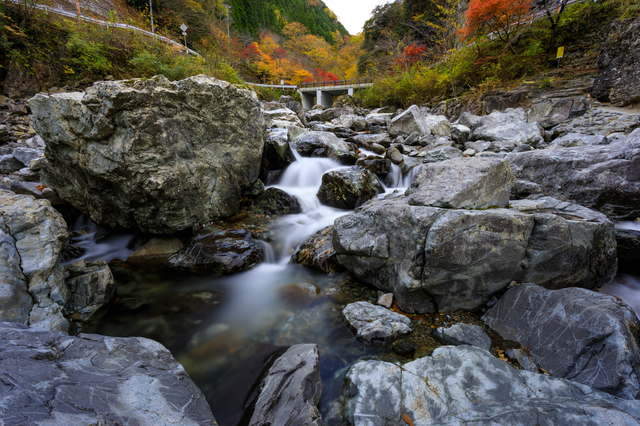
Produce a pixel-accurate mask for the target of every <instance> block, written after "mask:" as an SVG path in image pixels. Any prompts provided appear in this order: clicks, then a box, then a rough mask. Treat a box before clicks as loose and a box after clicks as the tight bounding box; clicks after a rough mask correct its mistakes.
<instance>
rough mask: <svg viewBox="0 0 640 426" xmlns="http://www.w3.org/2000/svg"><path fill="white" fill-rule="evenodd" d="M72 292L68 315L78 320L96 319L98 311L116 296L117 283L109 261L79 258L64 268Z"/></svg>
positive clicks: (66, 281)
mask: <svg viewBox="0 0 640 426" xmlns="http://www.w3.org/2000/svg"><path fill="white" fill-rule="evenodd" d="M64 277H65V283H66V284H67V286H68V287H69V291H70V292H71V298H70V299H69V305H68V308H67V309H68V315H69V316H70V317H71V318H73V320H74V321H76V322H81V323H84V322H88V321H90V320H92V319H95V317H96V313H97V312H98V311H99V310H100V309H101V308H102V307H103V306H105V305H106V304H107V303H110V302H111V301H113V299H114V298H115V297H116V285H115V282H114V280H113V275H112V274H111V270H110V269H109V266H108V265H107V262H105V261H103V260H98V261H95V262H85V261H84V260H79V261H77V262H75V263H72V264H71V265H69V266H67V267H65V268H64Z"/></svg>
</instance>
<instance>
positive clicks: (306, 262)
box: [291, 225, 344, 274]
mask: <svg viewBox="0 0 640 426" xmlns="http://www.w3.org/2000/svg"><path fill="white" fill-rule="evenodd" d="M332 234H333V225H330V226H327V227H326V228H323V229H321V230H319V231H318V232H316V233H315V234H313V235H310V236H309V237H307V238H305V239H304V240H303V241H302V242H301V243H300V245H299V246H298V248H297V249H296V251H295V253H294V254H293V255H292V256H291V262H292V263H297V264H299V265H302V266H305V267H307V268H310V269H314V270H316V271H319V272H324V273H325V274H333V273H335V272H339V271H343V270H344V267H343V266H342V265H340V263H338V259H337V255H336V252H335V250H334V249H333V244H332V243H331V235H332Z"/></svg>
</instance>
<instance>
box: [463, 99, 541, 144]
mask: <svg viewBox="0 0 640 426" xmlns="http://www.w3.org/2000/svg"><path fill="white" fill-rule="evenodd" d="M456 123H457V124H462V125H463V126H466V127H468V128H469V129H471V136H470V137H469V139H470V140H484V141H510V142H512V143H513V144H514V145H522V144H527V145H532V146H536V145H537V144H539V143H541V142H543V141H544V138H543V130H542V128H541V127H540V126H539V125H538V124H537V123H527V113H526V112H524V110H523V109H522V108H517V109H512V108H507V109H506V110H505V111H504V112H500V111H494V112H492V113H491V114H489V115H485V116H482V117H478V116H472V115H471V114H469V113H467V112H464V113H462V115H461V116H460V118H459V119H458V121H457V122H456Z"/></svg>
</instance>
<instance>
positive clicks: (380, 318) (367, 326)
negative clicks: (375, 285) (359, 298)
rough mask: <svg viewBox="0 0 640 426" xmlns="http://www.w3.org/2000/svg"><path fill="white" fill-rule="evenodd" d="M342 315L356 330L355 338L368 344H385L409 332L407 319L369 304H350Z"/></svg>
mask: <svg viewBox="0 0 640 426" xmlns="http://www.w3.org/2000/svg"><path fill="white" fill-rule="evenodd" d="M342 315H344V317H345V318H346V320H347V322H348V323H349V325H350V326H351V327H353V328H354V329H355V330H356V338H357V339H358V340H360V341H362V342H364V343H368V344H371V343H376V342H386V341H389V340H393V339H395V338H397V337H399V336H401V335H403V334H406V333H410V332H411V328H410V327H409V324H410V323H411V320H410V319H409V318H407V317H405V316H404V315H400V314H398V313H395V312H393V311H391V310H389V309H387V308H384V307H382V306H376V305H374V304H371V303H369V302H355V303H350V304H348V305H347V306H346V307H345V308H344V309H343V310H342Z"/></svg>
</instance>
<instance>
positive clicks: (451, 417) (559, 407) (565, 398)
mask: <svg viewBox="0 0 640 426" xmlns="http://www.w3.org/2000/svg"><path fill="white" fill-rule="evenodd" d="M345 381H346V383H347V386H346V387H345V389H347V390H346V391H345V393H344V394H343V396H342V400H341V401H342V408H343V411H344V414H345V416H344V420H345V422H346V424H347V425H353V426H365V425H372V424H375V425H401V424H409V421H407V420H406V419H409V420H410V421H411V423H413V424H415V425H416V426H426V425H434V426H435V425H444V424H446V425H464V424H479V425H496V424H499V425H531V426H534V425H566V426H570V425H575V424H582V423H583V424H615V425H631V424H636V423H638V422H639V421H640V402H638V401H627V400H622V399H619V398H616V397H613V396H611V395H608V394H606V393H603V392H599V391H597V390H593V389H591V388H589V387H588V386H585V385H581V384H577V383H573V382H570V381H568V380H563V379H553V378H550V377H548V376H544V375H542V374H535V373H531V372H528V371H521V370H516V369H514V368H513V367H511V366H510V365H508V364H507V363H505V362H503V361H500V360H498V359H496V358H494V357H493V356H492V355H491V354H490V353H489V352H487V351H485V350H482V349H479V348H475V347H472V346H458V347H451V346H444V347H440V348H437V349H436V350H435V351H434V352H433V355H432V356H430V357H424V358H420V359H417V360H415V361H412V362H410V363H407V364H404V365H402V366H399V365H395V364H391V363H388V362H381V361H360V362H357V363H355V364H354V365H353V366H352V367H351V368H350V369H349V371H348V372H347V375H346V376H345ZM342 424H344V423H342Z"/></svg>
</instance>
